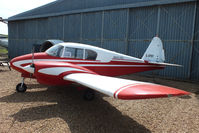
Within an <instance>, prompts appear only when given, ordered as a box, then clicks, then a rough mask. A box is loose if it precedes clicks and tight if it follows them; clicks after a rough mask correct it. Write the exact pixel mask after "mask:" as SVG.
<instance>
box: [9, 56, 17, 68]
mask: <svg viewBox="0 0 199 133" xmlns="http://www.w3.org/2000/svg"><path fill="white" fill-rule="evenodd" d="M16 61H17V59H16V58H13V59H12V60H11V61H10V66H11V67H12V68H13V67H14V65H13V63H14V62H16Z"/></svg>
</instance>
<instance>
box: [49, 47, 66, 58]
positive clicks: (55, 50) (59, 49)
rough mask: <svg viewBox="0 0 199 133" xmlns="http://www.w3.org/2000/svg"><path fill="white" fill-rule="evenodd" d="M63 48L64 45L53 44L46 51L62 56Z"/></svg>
mask: <svg viewBox="0 0 199 133" xmlns="http://www.w3.org/2000/svg"><path fill="white" fill-rule="evenodd" d="M63 48H64V46H62V45H58V44H57V45H54V46H52V47H51V48H49V49H48V50H47V51H46V53H47V54H48V55H51V56H57V57H61V55H62V53H63Z"/></svg>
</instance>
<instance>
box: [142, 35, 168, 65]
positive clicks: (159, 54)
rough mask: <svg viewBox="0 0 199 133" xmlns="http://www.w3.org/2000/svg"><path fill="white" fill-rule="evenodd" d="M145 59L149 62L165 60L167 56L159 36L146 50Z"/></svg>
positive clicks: (143, 57)
mask: <svg viewBox="0 0 199 133" xmlns="http://www.w3.org/2000/svg"><path fill="white" fill-rule="evenodd" d="M142 59H143V60H146V61H149V62H160V63H162V62H164V61H165V56H164V49H163V45H162V41H161V40H160V38H159V37H154V38H153V39H152V41H151V43H150V45H149V47H148V48H147V50H146V52H145V53H144V55H143V56H142Z"/></svg>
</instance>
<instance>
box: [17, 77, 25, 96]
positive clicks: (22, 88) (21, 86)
mask: <svg viewBox="0 0 199 133" xmlns="http://www.w3.org/2000/svg"><path fill="white" fill-rule="evenodd" d="M24 79H25V78H23V79H22V82H21V83H19V84H17V86H16V91H17V92H21V93H22V92H25V91H26V89H27V86H26V84H25V83H24Z"/></svg>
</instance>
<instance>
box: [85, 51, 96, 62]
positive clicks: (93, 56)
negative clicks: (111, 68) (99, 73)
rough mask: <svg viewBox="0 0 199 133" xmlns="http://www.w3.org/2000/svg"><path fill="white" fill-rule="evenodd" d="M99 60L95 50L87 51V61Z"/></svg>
mask: <svg viewBox="0 0 199 133" xmlns="http://www.w3.org/2000/svg"><path fill="white" fill-rule="evenodd" d="M96 58H97V53H96V52H95V51H93V50H90V49H86V50H85V59H87V60H96Z"/></svg>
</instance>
